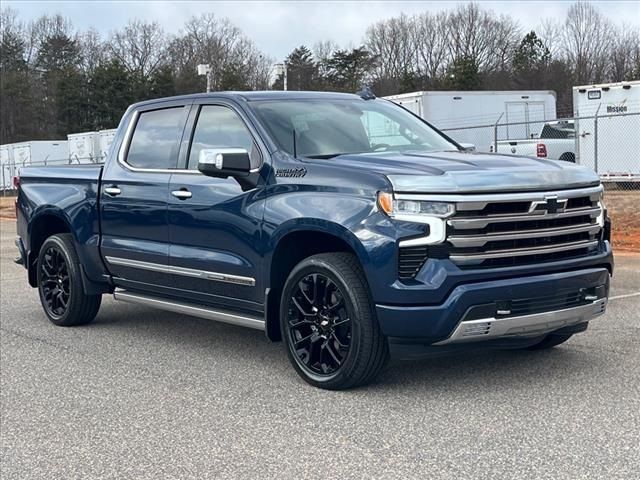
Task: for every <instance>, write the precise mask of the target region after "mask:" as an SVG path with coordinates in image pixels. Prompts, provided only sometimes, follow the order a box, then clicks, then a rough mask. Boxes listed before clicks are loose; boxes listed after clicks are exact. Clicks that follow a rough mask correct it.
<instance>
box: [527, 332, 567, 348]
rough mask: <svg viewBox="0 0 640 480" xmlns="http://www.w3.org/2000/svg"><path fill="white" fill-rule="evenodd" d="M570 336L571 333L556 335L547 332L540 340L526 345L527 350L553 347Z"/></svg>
mask: <svg viewBox="0 0 640 480" xmlns="http://www.w3.org/2000/svg"><path fill="white" fill-rule="evenodd" d="M571 337H573V334H572V333H561V334H557V335H554V334H549V335H547V336H546V337H544V338H543V339H542V340H541V341H540V342H538V343H534V344H533V345H530V346H528V347H527V350H546V349H548V348H553V347H555V346H556V345H560V344H561V343H564V342H566V341H567V340H569V339H570V338H571Z"/></svg>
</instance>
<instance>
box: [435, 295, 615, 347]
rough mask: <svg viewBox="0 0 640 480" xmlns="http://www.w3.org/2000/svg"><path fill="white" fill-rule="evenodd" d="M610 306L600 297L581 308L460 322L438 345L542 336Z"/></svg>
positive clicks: (587, 318)
mask: <svg viewBox="0 0 640 480" xmlns="http://www.w3.org/2000/svg"><path fill="white" fill-rule="evenodd" d="M606 308H607V298H606V297H604V298H600V299H598V300H595V301H593V302H591V303H588V304H586V305H580V306H579V307H573V308H566V309H562V310H553V311H550V312H541V313H534V314H531V315H522V316H518V317H508V318H495V317H491V318H482V319H479V320H463V321H461V322H460V323H458V326H457V327H456V328H455V330H454V331H453V333H452V334H451V336H449V338H447V339H445V340H442V341H440V342H436V343H434V345H450V344H456V343H467V342H477V341H483V340H485V341H486V340H495V339H498V338H507V337H524V336H538V335H544V334H545V333H549V332H553V331H555V330H559V329H561V328H564V327H569V326H572V325H577V324H579V323H584V322H588V321H589V320H591V319H593V318H595V317H598V316H600V315H602V314H603V313H604V312H605V309H606Z"/></svg>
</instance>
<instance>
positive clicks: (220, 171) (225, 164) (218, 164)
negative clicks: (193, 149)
mask: <svg viewBox="0 0 640 480" xmlns="http://www.w3.org/2000/svg"><path fill="white" fill-rule="evenodd" d="M198 170H199V171H200V172H201V173H202V174H204V175H208V176H210V177H221V178H227V177H246V176H248V175H249V174H250V173H251V160H250V158H249V152H247V151H246V150H245V149H244V148H203V149H202V150H200V155H199V156H198Z"/></svg>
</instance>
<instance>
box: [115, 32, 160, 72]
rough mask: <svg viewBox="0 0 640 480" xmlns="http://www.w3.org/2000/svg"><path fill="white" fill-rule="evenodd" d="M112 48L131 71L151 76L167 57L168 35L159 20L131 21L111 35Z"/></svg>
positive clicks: (116, 56) (118, 58) (117, 57)
mask: <svg viewBox="0 0 640 480" xmlns="http://www.w3.org/2000/svg"><path fill="white" fill-rule="evenodd" d="M109 46H110V50H111V54H112V55H113V57H114V58H116V59H117V60H119V61H120V62H121V63H122V64H123V65H124V66H125V67H126V68H127V69H128V70H129V71H130V72H132V73H135V74H137V75H140V76H141V77H142V78H149V77H150V76H151V75H153V74H154V73H155V72H156V71H157V70H158V69H159V68H160V67H162V66H163V65H164V63H165V61H166V59H167V46H168V41H167V36H166V35H165V33H164V31H163V30H162V28H161V27H160V24H159V23H158V22H151V23H147V22H142V21H140V20H133V21H130V22H129V23H128V24H127V25H126V26H125V27H124V29H122V30H121V31H119V32H115V33H114V34H113V35H112V36H111V40H110V44H109Z"/></svg>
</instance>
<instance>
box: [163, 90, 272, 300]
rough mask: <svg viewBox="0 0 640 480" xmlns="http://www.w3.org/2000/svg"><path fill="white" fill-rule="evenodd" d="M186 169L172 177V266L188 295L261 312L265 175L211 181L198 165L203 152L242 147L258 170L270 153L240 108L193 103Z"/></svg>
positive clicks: (170, 195)
mask: <svg viewBox="0 0 640 480" xmlns="http://www.w3.org/2000/svg"><path fill="white" fill-rule="evenodd" d="M195 108H198V109H199V110H198V113H197V116H196V119H195V122H194V126H193V132H192V136H191V144H190V148H189V149H188V150H187V154H186V155H185V159H184V161H185V167H186V168H185V170H178V171H176V172H175V173H174V174H173V175H172V176H171V179H170V182H169V242H170V250H169V266H170V269H171V271H172V274H173V276H174V283H175V285H176V287H177V288H179V289H180V290H182V295H184V296H185V297H188V298H190V299H192V300H195V301H198V302H201V303H207V304H211V305H215V306H220V307H225V306H226V307H230V308H240V309H247V310H253V311H260V310H261V309H262V304H263V303H264V294H265V291H264V285H263V282H262V279H261V274H262V270H261V263H262V262H261V258H262V251H261V247H260V245H261V240H262V238H261V225H262V217H263V210H264V203H265V202H264V197H263V195H264V189H263V180H262V178H260V180H259V183H258V185H257V186H256V187H254V188H252V187H247V186H244V187H242V186H241V185H240V184H239V183H238V182H237V181H236V180H235V179H234V178H213V177H208V176H204V175H202V174H201V173H200V172H199V171H198V170H197V167H198V159H199V157H200V153H201V152H202V151H203V150H206V149H213V148H243V149H245V150H247V151H248V152H249V154H250V158H251V162H252V167H253V169H254V170H260V168H261V166H262V163H263V157H264V152H266V150H265V149H264V148H263V147H262V144H261V143H260V141H259V139H258V137H257V136H256V135H254V133H253V132H252V131H251V130H250V128H249V127H248V124H247V122H246V119H245V117H244V115H243V114H242V112H241V111H240V110H238V109H236V108H235V107H234V106H233V105H231V104H224V103H220V104H206V103H205V104H201V105H197V106H196V105H194V109H195Z"/></svg>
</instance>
